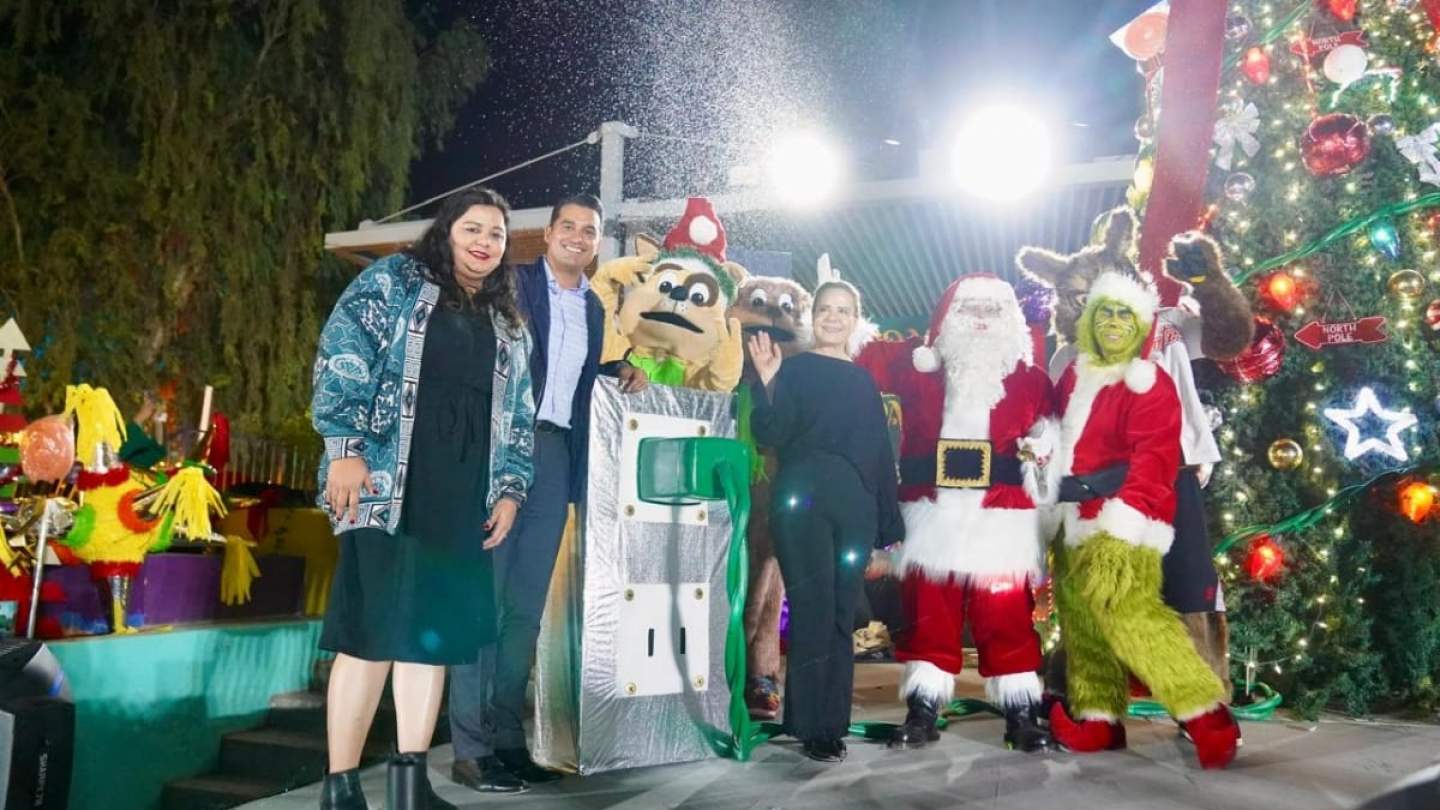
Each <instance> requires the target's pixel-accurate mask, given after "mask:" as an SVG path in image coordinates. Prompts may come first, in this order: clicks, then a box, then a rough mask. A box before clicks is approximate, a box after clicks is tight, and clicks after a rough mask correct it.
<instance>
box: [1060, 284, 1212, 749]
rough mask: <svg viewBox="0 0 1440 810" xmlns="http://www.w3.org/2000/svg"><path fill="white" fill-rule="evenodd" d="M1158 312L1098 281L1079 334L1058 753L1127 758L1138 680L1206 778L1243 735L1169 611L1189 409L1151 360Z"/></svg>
mask: <svg viewBox="0 0 1440 810" xmlns="http://www.w3.org/2000/svg"><path fill="white" fill-rule="evenodd" d="M1157 309H1158V299H1157V297H1156V295H1155V293H1154V291H1153V290H1151V289H1150V287H1149V286H1148V285H1147V284H1145V283H1144V281H1143V280H1141V279H1140V278H1139V277H1137V276H1134V275H1129V274H1122V273H1117V272H1107V273H1104V274H1102V275H1100V276H1099V277H1098V278H1096V279H1095V281H1094V283H1093V284H1092V285H1091V286H1090V292H1089V295H1088V298H1087V300H1086V303H1085V308H1084V311H1083V312H1082V314H1081V316H1080V319H1079V323H1078V324H1077V328H1076V345H1077V347H1078V349H1079V353H1078V357H1077V359H1076V361H1075V363H1074V364H1072V365H1071V366H1070V368H1068V369H1067V370H1066V371H1065V373H1064V374H1063V375H1062V376H1061V378H1060V382H1059V385H1058V387H1057V396H1058V402H1059V405H1060V410H1061V413H1062V417H1061V442H1060V449H1059V452H1058V456H1057V459H1056V463H1057V464H1058V466H1059V471H1060V473H1061V474H1063V475H1064V476H1065V477H1064V478H1063V479H1062V481H1061V483H1060V487H1059V499H1060V501H1061V502H1062V504H1063V505H1062V511H1063V515H1064V521H1065V540H1064V543H1063V544H1062V545H1061V547H1060V548H1059V550H1058V551H1057V560H1056V575H1057V583H1058V584H1057V592H1056V602H1057V609H1058V610H1059V612H1060V622H1061V628H1062V631H1063V632H1064V634H1065V638H1066V644H1067V645H1068V648H1069V658H1068V672H1067V681H1068V699H1069V708H1068V711H1067V709H1066V707H1065V706H1064V705H1062V704H1056V705H1055V706H1053V707H1052V709H1051V713H1050V720H1051V728H1052V732H1053V734H1054V736H1055V739H1056V740H1057V741H1058V742H1060V743H1061V744H1062V745H1064V746H1065V747H1067V748H1069V749H1071V750H1074V751H1098V750H1104V749H1114V748H1122V747H1124V745H1125V729H1124V726H1123V725H1121V723H1120V718H1121V717H1123V716H1124V714H1125V711H1126V708H1127V704H1128V702H1129V689H1128V678H1127V676H1126V672H1127V670H1128V671H1129V672H1133V673H1135V675H1136V676H1137V677H1139V678H1140V679H1141V680H1142V681H1144V682H1145V683H1146V684H1147V685H1148V686H1149V687H1150V690H1151V692H1152V693H1153V694H1154V696H1155V698H1156V699H1157V700H1158V701H1159V702H1160V703H1161V704H1162V705H1163V706H1164V707H1165V708H1166V710H1167V711H1169V712H1170V714H1171V715H1172V716H1174V717H1175V718H1176V719H1177V720H1179V721H1180V722H1181V723H1183V724H1184V725H1185V728H1186V731H1187V733H1188V734H1189V735H1190V737H1191V738H1192V739H1193V740H1194V741H1195V747H1196V752H1197V754H1198V755H1199V759H1200V764H1201V765H1202V766H1203V767H1206V768H1218V767H1224V766H1225V765H1226V764H1228V763H1229V762H1230V760H1232V759H1233V758H1234V756H1235V749H1236V745H1237V742H1238V739H1239V727H1238V726H1237V725H1236V724H1235V721H1234V719H1233V718H1232V717H1231V715H1230V711H1229V709H1228V708H1227V707H1226V705H1225V703H1224V700H1225V698H1226V695H1225V690H1224V687H1223V686H1222V684H1221V683H1220V679H1219V678H1217V677H1216V676H1215V673H1214V672H1212V671H1211V669H1210V668H1209V667H1208V666H1207V665H1206V664H1205V661H1204V660H1203V659H1202V658H1201V657H1200V655H1199V654H1198V653H1197V652H1196V651H1195V648H1194V646H1193V645H1192V644H1191V643H1190V638H1189V636H1188V635H1187V634H1186V632H1185V628H1184V626H1183V625H1182V624H1181V622H1180V619H1179V617H1178V615H1177V614H1176V613H1175V611H1174V610H1172V609H1171V608H1169V607H1167V606H1166V605H1165V604H1164V602H1163V601H1162V599H1161V564H1160V560H1161V557H1162V556H1163V555H1164V554H1165V552H1166V551H1168V550H1169V548H1170V545H1171V543H1172V542H1173V540H1174V537H1175V528H1174V523H1173V521H1174V517H1175V501H1176V498H1175V483H1174V482H1175V479H1176V472H1177V470H1178V469H1179V467H1180V461H1181V444H1180V436H1181V406H1180V399H1179V397H1178V395H1177V394H1176V388H1175V384H1174V382H1173V381H1172V380H1171V378H1170V376H1169V375H1168V374H1166V373H1165V372H1164V371H1163V370H1162V369H1161V368H1160V367H1159V366H1158V365H1156V363H1155V362H1154V361H1153V360H1151V359H1149V357H1148V355H1149V353H1150V350H1151V348H1152V346H1151V344H1152V342H1153V341H1152V339H1151V338H1152V335H1153V330H1152V325H1153V322H1154V319H1155V315H1156V311H1157Z"/></svg>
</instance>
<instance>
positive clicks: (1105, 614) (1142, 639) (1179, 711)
mask: <svg viewBox="0 0 1440 810" xmlns="http://www.w3.org/2000/svg"><path fill="white" fill-rule="evenodd" d="M1073 565H1074V568H1075V571H1076V572H1077V573H1078V574H1079V576H1078V577H1072V578H1071V579H1072V580H1079V583H1078V589H1079V596H1080V598H1081V600H1082V601H1083V602H1084V603H1085V605H1086V606H1087V607H1088V608H1089V609H1090V612H1091V615H1092V616H1094V617H1095V620H1096V625H1097V629H1098V631H1099V633H1100V635H1101V636H1103V637H1104V639H1105V640H1106V641H1107V642H1108V643H1109V646H1110V649H1111V650H1113V651H1114V653H1115V655H1116V657H1118V658H1119V659H1120V662H1121V663H1122V664H1123V665H1124V666H1125V667H1127V668H1128V669H1129V670H1130V671H1131V672H1134V673H1135V675H1136V676H1137V677H1138V678H1140V680H1142V681H1144V682H1145V685H1146V686H1148V687H1150V692H1151V693H1152V694H1153V695H1154V696H1155V699H1156V700H1158V701H1159V702H1160V704H1161V705H1162V706H1164V707H1165V710H1166V711H1168V712H1170V714H1171V715H1172V716H1173V717H1176V718H1179V719H1186V718H1189V717H1193V716H1195V715H1197V714H1200V713H1202V712H1205V711H1208V710H1209V709H1210V708H1211V707H1213V706H1214V705H1215V704H1216V703H1218V702H1220V701H1223V700H1224V699H1225V697H1226V695H1225V690H1224V687H1223V686H1221V684H1220V679H1219V678H1217V677H1216V676H1215V673H1214V672H1213V671H1211V669H1210V667H1208V666H1206V664H1205V661H1204V659H1202V658H1201V657H1200V654H1199V653H1197V652H1196V651H1195V645H1194V644H1193V643H1192V642H1191V641H1190V636H1189V634H1188V633H1186V632H1185V627H1184V625H1182V624H1181V622H1180V617H1179V616H1178V615H1177V614H1176V613H1175V611H1174V610H1172V609H1170V608H1169V607H1167V606H1166V605H1165V603H1164V602H1162V601H1161V599H1160V580H1161V573H1160V552H1158V551H1156V550H1155V549H1151V548H1140V547H1137V546H1132V545H1130V544H1128V543H1126V542H1125V541H1123V540H1120V539H1119V538H1116V537H1114V536H1113V535H1110V534H1107V533H1105V532H1098V533H1096V534H1095V535H1093V536H1091V537H1089V538H1087V539H1086V540H1085V542H1084V543H1083V544H1081V546H1080V548H1079V549H1078V553H1077V554H1076V555H1075V558H1074V560H1073ZM1121 568H1123V569H1124V570H1117V569H1121ZM1072 654H1073V648H1072ZM1072 672H1073V670H1072Z"/></svg>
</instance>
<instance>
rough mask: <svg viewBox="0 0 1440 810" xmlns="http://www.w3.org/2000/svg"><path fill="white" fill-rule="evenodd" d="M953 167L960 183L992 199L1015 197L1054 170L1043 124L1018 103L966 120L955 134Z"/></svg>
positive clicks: (1048, 137)
mask: <svg viewBox="0 0 1440 810" xmlns="http://www.w3.org/2000/svg"><path fill="white" fill-rule="evenodd" d="M951 167H952V169H953V171H954V174H955V179H956V180H957V181H958V182H959V183H960V186H961V187H962V188H964V189H965V190H966V191H968V192H970V193H971V194H974V195H976V196H977V197H984V198H985V199H988V200H999V201H1007V200H1017V199H1019V198H1021V197H1023V196H1025V195H1026V194H1029V193H1030V192H1032V191H1034V190H1035V189H1036V188H1037V187H1038V186H1039V185H1040V184H1041V183H1042V182H1043V181H1044V180H1045V177H1046V176H1047V175H1048V174H1049V173H1050V134H1049V130H1048V127H1047V126H1046V124H1045V122H1044V121H1043V120H1042V119H1041V118H1040V117H1039V116H1036V115H1034V114H1032V113H1029V112H1026V111H1025V110H1022V109H1020V108H1018V107H1007V106H997V107H985V108H983V109H981V110H979V111H978V112H976V113H975V114H973V115H971V116H970V117H969V118H968V119H966V121H965V123H964V124H963V125H961V127H960V130H959V132H958V133H957V134H956V138H955V151H954V152H952V153H951Z"/></svg>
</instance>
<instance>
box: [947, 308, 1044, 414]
mask: <svg viewBox="0 0 1440 810" xmlns="http://www.w3.org/2000/svg"><path fill="white" fill-rule="evenodd" d="M1026 339H1027V338H1026V336H1025V335H1023V334H1019V333H1018V330H1015V329H1013V328H1006V326H1005V325H1004V324H1001V323H997V322H996V321H995V320H987V321H986V328H985V329H983V330H981V329H975V328H974V327H973V326H972V325H971V324H963V323H962V324H956V325H953V326H952V324H950V323H947V324H946V325H945V327H944V328H942V329H941V330H940V336H939V338H938V339H937V340H936V341H935V349H936V351H938V352H939V354H940V357H941V358H942V360H943V361H944V363H945V399H946V401H947V406H948V404H949V403H950V402H951V401H954V400H955V398H959V400H960V401H962V402H964V403H965V405H966V406H967V410H968V409H975V410H980V411H983V412H984V413H987V414H988V413H989V411H990V408H992V407H994V405H995V403H997V402H999V401H1000V398H1001V397H1003V396H1004V395H1005V377H1006V376H1007V375H1009V374H1010V372H1011V371H1013V370H1014V369H1015V364H1016V363H1018V362H1020V360H1021V358H1022V357H1024V353H1025V349H1026V347H1027V344H1026V343H1025V341H1026ZM950 410H951V409H950V408H949V407H947V408H946V411H947V412H948V411H950Z"/></svg>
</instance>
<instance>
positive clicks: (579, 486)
mask: <svg viewBox="0 0 1440 810" xmlns="http://www.w3.org/2000/svg"><path fill="white" fill-rule="evenodd" d="M515 281H516V283H515V289H516V294H517V296H518V298H519V299H520V312H521V313H523V314H524V315H525V321H526V323H528V324H529V325H530V337H531V338H532V340H531V342H530V345H531V346H532V347H533V349H532V353H531V355H530V380H531V384H532V386H533V387H534V392H535V409H536V410H537V411H538V410H539V409H540V398H541V397H542V396H544V394H545V374H546V369H547V368H549V366H550V290H549V285H548V281H547V279H546V277H545V260H544V258H540V259H536V260H535V263H534V264H527V265H521V266H518V267H516V268H515ZM604 328H605V312H604V310H603V309H601V306H600V297H599V296H597V295H596V294H595V291H594V290H589V291H587V292H586V293H585V337H586V342H587V343H588V344H589V346H588V348H587V349H586V351H585V366H584V368H582V369H581V370H580V381H579V382H578V383H576V385H575V396H574V398H573V399H572V400H571V410H570V432H569V433H568V434H566V436H565V443H566V446H567V447H569V449H570V502H571V503H579V502H580V501H582V500H584V495H585V471H586V458H587V455H588V453H589V447H590V394H591V392H592V391H593V390H594V388H595V376H596V375H597V374H600V373H604V374H607V375H614V374H615V369H616V368H617V367H618V366H619V363H618V362H616V363H607V364H605V366H604V368H602V367H601V366H600V344H601V340H602V338H603V337H604V331H603V330H604ZM535 474H536V475H544V474H545V471H544V470H541V469H538V468H537V469H536V470H535Z"/></svg>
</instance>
